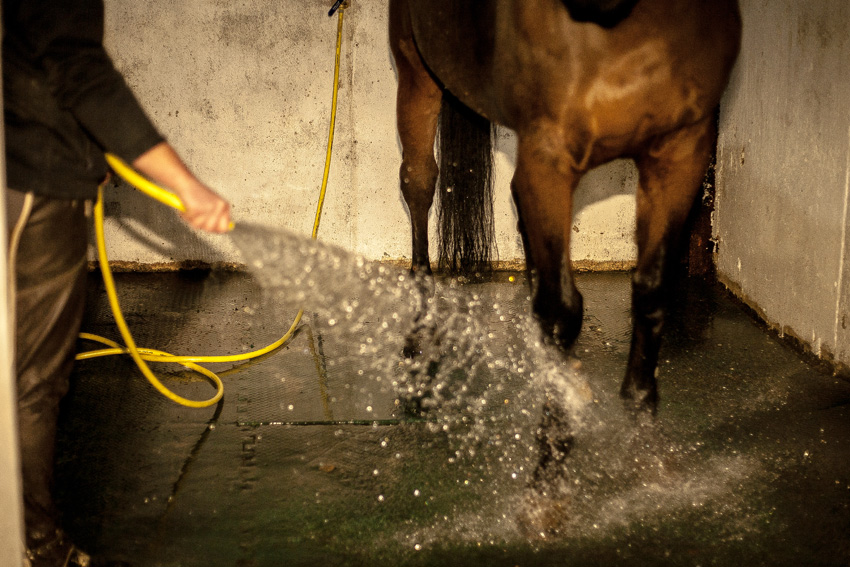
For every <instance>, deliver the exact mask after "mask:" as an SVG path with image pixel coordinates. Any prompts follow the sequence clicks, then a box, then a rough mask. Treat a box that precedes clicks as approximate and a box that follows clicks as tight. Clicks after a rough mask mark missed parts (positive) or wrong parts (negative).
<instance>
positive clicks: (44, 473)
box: [6, 190, 88, 547]
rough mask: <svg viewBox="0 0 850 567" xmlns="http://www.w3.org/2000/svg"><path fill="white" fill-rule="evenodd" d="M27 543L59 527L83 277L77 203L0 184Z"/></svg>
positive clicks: (83, 227) (81, 217)
mask: <svg viewBox="0 0 850 567" xmlns="http://www.w3.org/2000/svg"><path fill="white" fill-rule="evenodd" d="M6 206H7V213H6V214H7V224H8V231H9V250H8V256H7V259H8V262H9V266H8V273H9V275H10V279H11V276H12V274H14V290H15V325H16V327H15V371H16V373H17V395H18V421H19V427H20V443H21V447H20V448H21V468H22V473H23V492H24V516H25V523H26V532H27V542H28V543H27V545H28V547H29V546H30V545H32V543H34V542H36V541H38V540H43V539H44V538H45V537H49V536H50V535H52V534H54V533H55V532H56V530H57V529H58V528H59V522H58V513H57V510H56V506H55V504H54V502H53V496H52V482H53V461H54V445H55V438H56V422H57V417H58V414H59V402H60V400H61V399H62V397H63V396H64V395H65V393H66V392H67V391H68V380H69V377H70V374H71V369H72V366H73V363H74V354H75V347H76V339H77V334H78V333H79V328H80V322H81V321H82V316H83V306H84V300H85V284H86V246H87V242H86V240H87V236H88V232H87V223H86V218H85V203H84V202H83V201H70V200H62V199H51V198H46V197H38V196H32V195H30V196H27V195H25V194H24V193H20V192H17V191H13V190H6Z"/></svg>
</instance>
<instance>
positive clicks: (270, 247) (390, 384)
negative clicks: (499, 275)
mask: <svg viewBox="0 0 850 567" xmlns="http://www.w3.org/2000/svg"><path fill="white" fill-rule="evenodd" d="M232 236H233V241H234V243H235V244H236V245H237V247H238V248H239V250H240V252H241V253H242V255H243V259H244V261H245V262H246V264H247V265H248V267H249V269H250V270H251V272H252V273H253V274H254V276H255V277H256V278H257V280H258V281H259V283H260V284H261V287H262V289H263V292H264V304H265V307H264V309H273V310H280V312H282V313H291V312H293V311H294V310H297V309H298V308H303V309H304V310H305V313H309V314H310V315H311V317H312V322H313V324H316V325H321V327H322V332H323V333H324V334H325V337H326V340H327V339H329V338H331V337H332V338H333V339H334V341H335V342H337V343H344V344H349V345H356V348H354V349H349V350H350V352H349V354H347V355H343V356H344V357H347V358H349V359H352V358H356V359H357V360H356V367H358V368H360V369H361V370H360V371H359V372H358V375H362V376H363V377H364V379H372V380H375V381H377V382H379V383H380V384H382V385H385V386H384V387H387V388H392V389H394V391H395V394H396V395H397V396H398V397H399V400H400V406H401V409H402V410H405V409H406V410H408V411H412V412H419V411H425V412H427V414H428V417H429V420H430V422H431V423H432V426H433V427H434V428H435V429H438V430H442V431H445V432H448V433H452V434H454V435H458V436H463V437H464V444H463V447H462V448H461V449H459V451H475V446H476V444H479V443H483V442H486V443H490V444H492V443H494V442H502V440H501V439H500V438H501V437H505V438H507V439H512V440H514V441H517V440H518V439H519V440H522V443H523V444H524V445H527V444H528V439H527V437H528V435H525V434H524V433H525V431H526V430H527V428H528V426H529V423H534V422H536V420H537V419H538V418H539V411H538V410H539V407H540V405H541V403H542V397H543V396H549V397H555V398H556V399H557V400H558V401H559V403H560V404H562V405H563V407H564V408H565V409H566V410H567V412H568V414H569V415H570V416H571V418H572V419H573V420H575V422H576V425H578V424H579V423H580V422H581V415H582V411H583V408H584V407H585V406H586V404H587V401H588V400H589V394H588V387H587V385H586V384H585V383H584V381H583V379H582V378H581V377H580V376H579V374H578V373H576V372H575V371H574V370H573V369H572V367H571V365H570V363H569V362H568V361H567V360H566V359H565V358H564V356H563V354H562V353H561V352H560V351H558V350H557V349H555V348H554V347H550V346H548V345H547V344H546V341H545V340H544V339H543V337H542V336H541V332H540V330H539V328H538V325H537V324H536V322H535V321H534V319H533V317H531V315H530V314H529V313H528V302H527V301H525V299H526V298H525V295H523V296H522V298H521V301H520V302H517V301H516V300H515V299H516V298H512V297H503V296H501V295H499V294H498V293H494V292H492V291H488V290H484V289H480V288H476V287H475V286H471V287H470V286H464V285H460V284H458V282H457V281H456V280H450V281H442V280H438V279H435V278H431V277H426V276H422V275H414V274H411V273H410V272H409V271H407V270H404V269H401V268H397V267H394V266H390V265H386V264H381V263H376V262H370V261H367V260H366V259H364V258H363V257H362V256H358V255H355V254H353V253H351V252H348V251H346V250H344V249H342V248H339V247H336V246H332V245H329V244H326V243H322V242H319V241H316V240H312V239H310V238H308V237H305V236H302V235H298V234H295V233H292V232H289V231H285V230H281V229H276V228H270V227H264V226H258V225H253V224H250V223H240V225H238V226H237V229H236V230H235V231H234V232H233V233H232ZM517 287H518V286H517ZM518 303H519V304H521V306H522V310H521V311H520V310H518V309H517V308H516V307H517V304H518ZM403 352H406V353H407V356H402V353H403ZM331 363H332V364H342V363H346V364H351V363H352V360H342V359H340V358H338V359H337V360H332V361H331ZM508 421H510V422H512V425H511V426H510V427H508V428H507V429H505V428H504V427H503V426H504V423H505V422H508ZM496 423H499V424H500V425H499V427H494V424H496ZM461 432H462V433H461ZM518 434H519V438H518V437H517V435H518Z"/></svg>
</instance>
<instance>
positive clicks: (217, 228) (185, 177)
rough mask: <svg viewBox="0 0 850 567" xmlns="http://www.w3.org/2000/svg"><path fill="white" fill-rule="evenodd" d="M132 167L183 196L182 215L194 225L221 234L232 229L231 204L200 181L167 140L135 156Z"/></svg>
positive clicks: (181, 198)
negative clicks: (184, 208) (184, 209)
mask: <svg viewBox="0 0 850 567" xmlns="http://www.w3.org/2000/svg"><path fill="white" fill-rule="evenodd" d="M133 167H134V168H135V169H137V170H138V171H139V172H140V173H142V174H143V175H145V176H147V177H150V178H151V179H153V180H154V181H156V182H157V183H160V184H162V185H164V186H165V187H167V188H168V189H171V190H172V191H174V192H175V193H176V194H177V196H178V197H180V200H181V201H183V205H184V207H186V211H185V212H183V213H181V216H182V217H183V218H184V219H185V220H186V222H187V223H189V225H190V226H192V227H193V228H197V229H200V230H206V231H208V232H219V233H220V232H227V231H228V230H230V225H231V221H230V203H228V202H227V201H225V200H224V199H222V198H221V197H220V196H219V195H218V194H217V193H216V192H215V191H213V190H212V189H210V188H209V187H207V186H206V185H204V184H203V183H201V182H200V181H199V180H198V178H197V177H195V176H194V175H193V174H192V172H191V171H189V169H188V168H187V167H186V166H185V165H184V164H183V162H182V161H181V160H180V157H179V156H178V155H177V153H176V152H175V151H174V149H173V148H172V147H171V146H170V145H169V144H168V143H167V142H161V143H159V144H157V145H156V146H154V147H153V148H151V149H149V150H148V151H146V152H145V153H143V154H142V155H141V156H139V157H138V158H136V159H135V160H134V161H133Z"/></svg>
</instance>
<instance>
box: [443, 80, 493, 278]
mask: <svg viewBox="0 0 850 567" xmlns="http://www.w3.org/2000/svg"><path fill="white" fill-rule="evenodd" d="M439 161H440V180H439V182H438V184H437V186H438V189H439V190H438V194H439V196H440V197H439V205H440V206H439V212H438V216H437V223H438V225H439V233H440V244H439V249H440V256H439V264H438V266H439V269H441V270H445V271H447V272H448V273H450V274H461V273H475V272H482V271H487V270H489V269H490V268H491V265H490V256H491V251H492V249H493V248H494V244H495V240H496V238H495V231H494V228H493V180H492V169H493V149H492V126H491V124H490V122H489V121H488V120H487V119H486V118H483V117H481V116H480V115H478V114H476V113H475V112H473V111H472V110H470V109H469V108H468V107H466V106H464V105H463V104H462V103H461V102H460V101H459V100H457V98H455V97H454V96H452V95H451V94H449V93H448V92H444V94H443V106H442V110H441V111H440V146H439Z"/></svg>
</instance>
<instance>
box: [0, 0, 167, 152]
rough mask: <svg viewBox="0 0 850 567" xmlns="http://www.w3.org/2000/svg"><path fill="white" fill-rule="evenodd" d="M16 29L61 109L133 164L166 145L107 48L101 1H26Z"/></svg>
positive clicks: (98, 139) (18, 7)
mask: <svg viewBox="0 0 850 567" xmlns="http://www.w3.org/2000/svg"><path fill="white" fill-rule="evenodd" d="M15 25H19V26H22V28H23V29H25V30H26V33H24V34H22V37H23V38H25V39H24V43H25V46H26V47H25V48H26V49H27V50H28V51H29V56H30V57H31V60H32V61H33V62H34V63H35V64H36V65H38V66H40V67H41V68H42V69H43V71H44V73H45V76H46V79H47V87H48V88H49V89H50V91H51V93H52V94H53V96H54V97H55V99H56V101H57V104H58V105H59V107H60V108H61V109H63V110H67V111H68V112H70V113H71V114H73V116H74V117H75V118H76V119H77V121H78V122H79V123H80V124H81V125H82V127H83V128H84V129H85V130H86V131H87V132H88V133H89V135H90V136H91V137H92V138H94V140H95V141H96V142H97V143H98V144H99V145H100V146H101V147H102V148H103V149H104V150H106V151H109V152H112V153H114V154H116V155H118V156H119V157H121V158H123V159H124V160H126V161H128V162H132V161H133V160H134V159H136V158H137V157H138V156H140V155H141V154H142V153H144V152H145V151H147V150H148V149H150V148H151V147H153V146H154V145H156V144H157V143H159V142H160V141H162V136H161V135H160V134H159V132H158V131H157V130H156V128H155V127H154V126H153V124H152V123H151V121H150V120H149V119H148V117H147V115H146V114H145V112H144V110H143V109H142V108H141V106H140V105H139V102H138V101H137V99H136V97H135V96H134V95H133V93H132V91H131V90H130V88H129V87H128V86H127V84H126V82H125V81H124V78H123V77H122V76H121V75H120V73H118V71H117V70H116V69H115V67H114V65H113V63H112V60H111V59H110V57H109V55H108V54H107V53H106V50H105V49H104V47H103V3H102V1H101V0H24V1H23V2H20V3H18V5H17V18H16V22H15Z"/></svg>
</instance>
